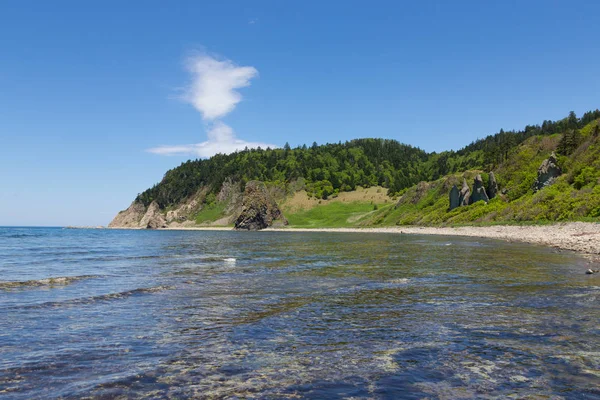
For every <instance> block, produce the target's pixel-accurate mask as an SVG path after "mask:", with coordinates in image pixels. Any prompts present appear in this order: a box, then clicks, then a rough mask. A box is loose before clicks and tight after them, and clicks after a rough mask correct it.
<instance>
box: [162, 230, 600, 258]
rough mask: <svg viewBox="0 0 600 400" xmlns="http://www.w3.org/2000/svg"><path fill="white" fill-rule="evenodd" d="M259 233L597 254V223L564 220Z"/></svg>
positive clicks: (599, 238)
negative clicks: (433, 239) (386, 237)
mask: <svg viewBox="0 0 600 400" xmlns="http://www.w3.org/2000/svg"><path fill="white" fill-rule="evenodd" d="M160 230H182V231H185V230H194V231H203V230H205V231H230V230H233V229H232V228H230V227H210V226H207V227H173V228H163V229H160ZM261 232H342V233H392V234H409V235H412V234H418V235H440V236H465V237H477V238H488V239H499V240H506V241H509V242H513V241H514V242H523V243H530V244H538V245H544V246H549V247H554V248H557V249H561V250H570V251H575V252H577V253H582V254H586V255H591V256H600V223H593V222H565V223H558V224H552V225H493V226H461V227H417V226H401V227H400V226H398V227H381V228H293V227H288V228H267V229H265V230H263V231H261Z"/></svg>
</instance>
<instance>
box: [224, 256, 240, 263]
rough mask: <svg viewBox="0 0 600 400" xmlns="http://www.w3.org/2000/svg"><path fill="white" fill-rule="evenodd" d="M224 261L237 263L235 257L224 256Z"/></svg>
mask: <svg viewBox="0 0 600 400" xmlns="http://www.w3.org/2000/svg"><path fill="white" fill-rule="evenodd" d="M223 261H225V262H226V263H228V264H235V262H236V261H237V260H236V259H235V258H231V257H230V258H224V259H223Z"/></svg>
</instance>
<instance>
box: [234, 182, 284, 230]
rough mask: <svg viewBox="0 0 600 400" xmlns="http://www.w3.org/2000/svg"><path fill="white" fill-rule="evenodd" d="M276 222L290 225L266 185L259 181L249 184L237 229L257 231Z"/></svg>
mask: <svg viewBox="0 0 600 400" xmlns="http://www.w3.org/2000/svg"><path fill="white" fill-rule="evenodd" d="M275 222H279V223H281V224H282V225H287V224H288V221H287V219H285V217H284V216H283V214H282V212H281V210H280V209H279V206H278V205H277V203H276V202H275V200H273V198H272V197H271V196H270V195H269V192H268V191H267V187H266V186H265V184H264V183H263V182H259V181H250V182H248V183H247V184H246V189H245V190H244V195H243V199H242V212H241V214H240V216H239V217H238V218H237V220H236V221H235V229H237V230H249V231H257V230H260V229H265V228H267V227H269V226H272V225H273V224H274V223H275Z"/></svg>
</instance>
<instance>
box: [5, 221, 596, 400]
mask: <svg viewBox="0 0 600 400" xmlns="http://www.w3.org/2000/svg"><path fill="white" fill-rule="evenodd" d="M587 263H588V261H587V260H586V259H585V258H583V257H581V256H578V255H576V254H573V253H570V252H559V251H557V250H554V249H551V248H545V247H540V246H532V245H526V244H515V243H506V242H502V241H495V240H483V239H475V238H458V237H435V236H417V235H415V236H412V235H400V234H376V233H300V232H289V233H288V232H285V233H275V232H233V231H232V232H224V231H214V232H209V231H133V230H131V231H129V230H75V229H61V228H0V398H2V399H35V398H39V399H52V398H85V397H88V398H119V397H121V398H144V397H147V398H189V397H194V398H260V399H264V398H266V399H280V398H314V399H322V398H382V399H384V398H389V399H402V398H406V399H421V398H428V399H461V398H485V399H504V398H510V397H514V398H523V397H528V396H529V397H530V398H552V399H563V398H564V399H598V398H600V307H599V300H600V280H599V277H598V276H597V275H593V276H588V275H585V274H584V271H585V270H586V269H587V267H588V265H587Z"/></svg>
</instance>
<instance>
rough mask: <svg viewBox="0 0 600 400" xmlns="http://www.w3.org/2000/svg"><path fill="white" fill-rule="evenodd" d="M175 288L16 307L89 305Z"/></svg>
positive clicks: (141, 290)
mask: <svg viewBox="0 0 600 400" xmlns="http://www.w3.org/2000/svg"><path fill="white" fill-rule="evenodd" d="M170 289H174V287H173V286H165V285H161V286H154V287H149V288H137V289H132V290H127V291H124V292H118V293H107V294H102V295H99V296H91V297H80V298H76V299H70V300H64V301H49V302H45V303H41V304H34V305H30V306H25V307H16V308H26V309H37V308H56V307H68V306H78V305H87V304H95V303H99V302H103V301H110V300H119V299H126V298H129V297H133V296H137V295H144V294H150V293H159V292H163V291H165V290H170Z"/></svg>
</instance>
